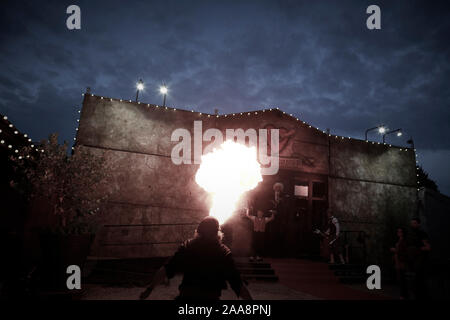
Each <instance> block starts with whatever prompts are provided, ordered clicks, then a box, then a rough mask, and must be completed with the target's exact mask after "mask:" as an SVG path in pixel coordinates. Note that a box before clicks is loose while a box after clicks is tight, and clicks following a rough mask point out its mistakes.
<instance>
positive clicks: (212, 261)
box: [140, 216, 252, 301]
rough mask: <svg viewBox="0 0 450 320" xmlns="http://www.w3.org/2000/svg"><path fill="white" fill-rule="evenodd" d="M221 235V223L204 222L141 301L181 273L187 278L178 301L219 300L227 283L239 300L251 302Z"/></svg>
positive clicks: (167, 265) (169, 262)
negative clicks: (155, 288)
mask: <svg viewBox="0 0 450 320" xmlns="http://www.w3.org/2000/svg"><path fill="white" fill-rule="evenodd" d="M218 232H219V222H218V221H217V219H215V218H213V217H210V216H209V217H206V218H205V219H203V221H202V222H200V224H199V225H198V228H197V234H196V236H195V237H194V238H193V239H190V240H187V241H185V242H184V243H183V244H182V245H181V246H180V247H179V248H178V250H177V252H176V253H175V255H174V256H173V257H172V258H170V260H169V261H168V263H167V264H165V265H164V266H163V267H161V269H159V270H158V271H157V273H156V275H155V277H154V279H153V281H152V283H151V284H150V286H149V287H148V289H147V290H145V291H144V292H143V293H142V294H141V296H140V298H141V299H145V298H146V297H148V295H149V294H150V293H151V291H152V289H153V288H154V287H155V286H156V285H158V284H159V283H162V282H163V281H164V280H165V279H166V277H167V278H169V279H170V278H172V277H173V276H174V275H175V273H177V272H180V273H183V275H184V276H183V281H182V282H181V285H180V286H179V291H180V295H179V296H178V297H177V300H208V301H215V300H219V299H220V296H221V293H222V290H223V289H226V288H227V285H226V281H228V282H229V284H230V286H231V288H232V289H233V291H234V292H235V293H236V295H237V296H239V297H241V298H243V299H246V300H251V299H252V297H251V295H250V293H249V292H248V290H247V288H246V287H245V285H244V284H243V283H242V280H241V276H240V274H239V271H238V270H237V269H236V266H235V263H234V260H233V257H232V256H231V251H230V249H228V247H227V246H225V245H224V244H222V242H221V239H220V236H219V233H218Z"/></svg>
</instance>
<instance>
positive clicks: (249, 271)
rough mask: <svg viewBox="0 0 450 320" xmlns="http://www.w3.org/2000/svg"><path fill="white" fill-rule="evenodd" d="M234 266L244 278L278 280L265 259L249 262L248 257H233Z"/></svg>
mask: <svg viewBox="0 0 450 320" xmlns="http://www.w3.org/2000/svg"><path fill="white" fill-rule="evenodd" d="M235 262H236V267H237V268H238V270H239V272H240V273H241V275H242V277H243V278H244V279H245V280H261V281H271V282H276V281H278V276H277V275H276V274H275V271H274V270H273V269H272V266H271V265H270V263H268V262H266V261H264V260H263V261H253V262H250V261H249V259H248V258H235Z"/></svg>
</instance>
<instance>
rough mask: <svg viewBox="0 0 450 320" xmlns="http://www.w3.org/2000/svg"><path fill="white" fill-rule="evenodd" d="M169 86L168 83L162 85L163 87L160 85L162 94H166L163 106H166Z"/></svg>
mask: <svg viewBox="0 0 450 320" xmlns="http://www.w3.org/2000/svg"><path fill="white" fill-rule="evenodd" d="M167 91H168V90H167V87H166V85H162V86H161V87H159V92H161V94H163V95H164V100H163V107H165V106H166V95H167Z"/></svg>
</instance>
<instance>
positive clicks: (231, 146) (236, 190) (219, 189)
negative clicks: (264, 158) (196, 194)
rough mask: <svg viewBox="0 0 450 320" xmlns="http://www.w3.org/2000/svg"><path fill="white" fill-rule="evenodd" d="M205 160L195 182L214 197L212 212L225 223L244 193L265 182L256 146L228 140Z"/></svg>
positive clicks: (205, 157)
mask: <svg viewBox="0 0 450 320" xmlns="http://www.w3.org/2000/svg"><path fill="white" fill-rule="evenodd" d="M201 159H202V161H201V164H200V167H199V169H198V171H197V173H196V175H195V181H196V182H197V184H198V185H199V186H200V187H202V188H203V189H204V190H205V191H207V192H208V193H209V194H210V195H211V196H212V206H211V209H210V211H209V215H211V216H213V217H215V218H216V219H217V220H219V223H220V224H223V223H224V222H225V221H226V220H227V219H228V218H229V217H230V216H231V215H232V214H233V212H234V211H235V210H236V205H237V203H238V201H239V199H240V198H241V196H242V195H243V194H244V193H245V192H247V191H249V190H252V189H254V188H255V187H256V186H257V185H258V183H259V182H261V181H262V176H261V165H260V164H259V162H258V160H257V152H256V148H255V147H247V146H245V145H244V144H241V143H236V142H234V141H231V140H227V141H225V142H224V143H222V144H221V145H220V147H219V148H218V149H214V150H213V151H212V152H210V153H207V154H205V155H203V156H202V158H201Z"/></svg>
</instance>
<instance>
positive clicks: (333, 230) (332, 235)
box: [317, 209, 345, 264]
mask: <svg viewBox="0 0 450 320" xmlns="http://www.w3.org/2000/svg"><path fill="white" fill-rule="evenodd" d="M327 215H328V229H327V230H326V231H325V232H324V233H323V235H324V236H325V237H326V238H327V241H328V247H329V250H330V263H331V264H334V263H335V256H338V257H339V260H340V262H341V263H342V264H345V260H344V256H343V255H342V245H341V241H340V233H341V230H340V229H341V228H340V225H339V220H338V219H337V218H336V217H335V216H333V214H332V212H331V210H330V209H328V210H327ZM317 231H318V232H317V233H320V234H322V232H320V230H317Z"/></svg>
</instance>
